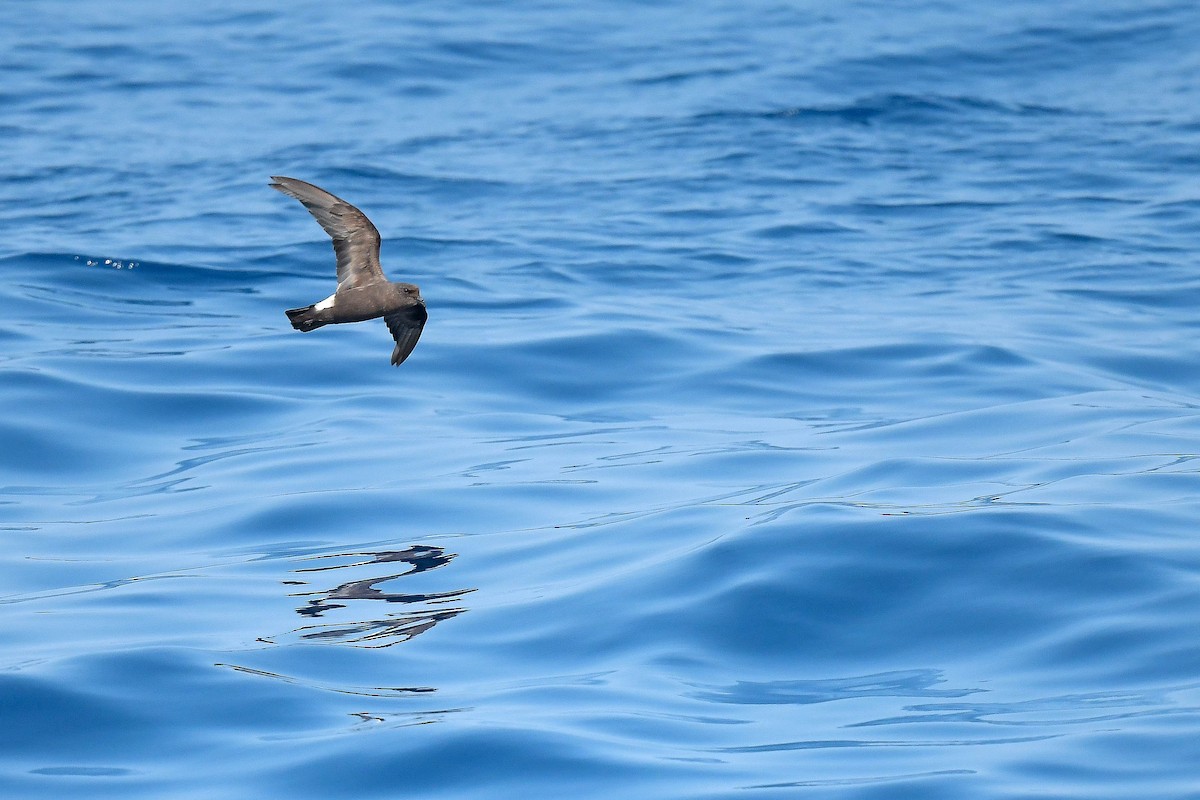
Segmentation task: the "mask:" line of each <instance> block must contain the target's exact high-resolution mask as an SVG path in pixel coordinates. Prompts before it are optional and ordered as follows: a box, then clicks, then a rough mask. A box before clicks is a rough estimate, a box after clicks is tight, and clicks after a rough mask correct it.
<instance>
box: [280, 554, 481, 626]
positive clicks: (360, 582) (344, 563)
mask: <svg viewBox="0 0 1200 800" xmlns="http://www.w3.org/2000/svg"><path fill="white" fill-rule="evenodd" d="M454 556H455V554H454V553H447V552H446V551H445V550H444V549H443V548H441V547H434V546H428V545H413V546H411V547H408V548H405V549H404V550H387V551H380V552H350V553H334V554H330V555H323V556H317V557H315V558H314V559H313V560H314V561H318V562H320V563H319V564H318V565H316V566H310V567H304V568H301V569H296V570H293V572H294V573H297V574H311V573H326V572H332V571H334V570H353V571H355V572H361V571H362V570H364V569H366V568H369V567H372V566H374V565H377V564H388V565H392V564H405V565H407V569H404V570H403V571H401V572H394V573H391V574H387V575H374V576H367V577H360V578H356V579H355V580H350V581H345V582H343V583H340V584H338V585H337V586H334V587H333V588H328V589H316V590H312V591H301V592H294V593H292V594H291V595H290V596H291V597H308V598H310V599H309V600H308V601H307V602H306V603H305V604H304V605H302V606H300V607H299V608H297V609H296V613H298V614H300V615H301V616H303V617H307V618H309V619H314V620H315V619H325V618H326V615H328V614H330V613H331V612H335V611H337V610H338V609H350V608H354V609H361V610H364V611H365V610H366V608H367V606H364V605H363V604H362V603H359V602H354V601H362V600H382V601H384V602H385V603H401V604H404V605H405V606H407V607H408V608H406V609H405V610H403V611H394V612H390V613H386V614H383V615H382V616H380V615H379V614H378V613H371V614H370V615H369V618H367V619H355V620H351V621H346V622H314V623H313V624H310V625H304V626H301V627H300V628H297V629H296V631H295V633H297V634H299V636H300V638H302V639H308V640H311V641H324V642H339V643H343V644H350V645H355V646H357V647H390V646H392V645H394V644H399V643H400V642H406V641H408V640H409V639H412V638H413V637H414V636H418V635H419V634H422V633H424V632H425V631H427V630H429V629H430V628H432V627H433V626H435V625H437V624H438V623H439V622H443V621H444V620H448V619H450V618H451V617H456V616H458V615H459V614H461V613H463V612H464V611H466V610H467V609H466V608H465V607H463V606H462V605H460V604H458V602H457V601H458V599H459V598H461V597H462V596H463V595H466V594H469V593H470V592H473V591H475V590H474V589H455V590H452V591H442V592H420V593H417V592H413V593H401V592H394V591H388V590H386V589H381V588H379V584H383V583H387V582H388V581H394V580H397V579H399V578H405V577H409V576H412V575H417V574H419V573H422V572H428V571H429V570H433V569H437V568H438V567H444V566H445V565H446V564H449V563H450V561H451V560H453V558H454ZM393 569H394V567H393ZM308 583H309V580H293V581H288V584H289V585H292V586H304V585H307V584H308ZM372 608H374V606H372ZM356 616H357V615H356Z"/></svg>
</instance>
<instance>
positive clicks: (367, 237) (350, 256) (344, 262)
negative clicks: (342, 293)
mask: <svg viewBox="0 0 1200 800" xmlns="http://www.w3.org/2000/svg"><path fill="white" fill-rule="evenodd" d="M271 180H272V181H273V182H272V183H271V188H272V189H278V190H279V191H281V192H283V193H284V194H286V195H288V196H289V197H294V198H296V199H297V200H299V201H300V202H301V203H303V204H304V207H305V208H307V209H308V212H309V213H310V214H312V215H313V216H314V217H315V218H316V220H317V222H319V223H320V224H321V227H322V228H324V229H325V232H326V233H328V234H329V235H330V236H331V237H333V252H334V254H335V255H336V256H337V279H338V289H339V290H340V289H352V288H354V287H356V286H366V285H368V284H371V283H377V282H379V281H382V280H386V278H384V277H383V268H382V267H381V266H380V265H379V231H378V230H376V229H375V226H374V225H372V224H371V220H369V219H367V215H366V214H364V213H362V212H361V211H359V210H358V209H357V208H355V207H354V206H352V205H350V204H349V203H347V202H346V201H345V200H342V199H341V198H339V197H334V196H333V195H331V194H330V193H329V192H327V191H325V190H324V189H321V188H319V187H317V186H313V185H312V184H311V183H306V182H305V181H302V180H297V179H296V178H284V177H282V176H280V175H273V176H271Z"/></svg>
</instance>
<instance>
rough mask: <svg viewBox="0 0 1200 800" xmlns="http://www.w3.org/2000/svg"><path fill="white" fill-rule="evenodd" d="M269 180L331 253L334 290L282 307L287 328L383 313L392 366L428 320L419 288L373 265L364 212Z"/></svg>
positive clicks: (308, 188) (374, 236) (292, 181)
mask: <svg viewBox="0 0 1200 800" xmlns="http://www.w3.org/2000/svg"><path fill="white" fill-rule="evenodd" d="M271 180H272V181H273V183H271V188H273V189H278V190H279V191H281V192H283V193H284V194H286V195H289V196H290V197H294V198H296V199H297V200H299V201H300V202H301V203H303V204H304V207H305V208H307V209H308V210H309V213H311V214H312V215H313V217H314V218H316V220H317V222H318V223H320V225H321V227H322V228H324V229H325V232H326V233H328V234H329V235H330V237H332V238H333V252H334V254H335V255H336V256H337V279H338V284H337V290H336V291H335V292H334V293H333V294H331V295H330V296H329V297H327V298H325V299H324V300H322V301H321V302H319V303H314V304H313V305H311V306H306V307H305V308H292V309H288V311H287V312H286V313H287V316H288V319H289V320H291V323H292V327H293V328H295V329H296V330H298V331H303V332H304V333H307V332H309V331H313V330H316V329H317V328H320V327H321V326H322V325H330V324H336V323H340V322H362V321H364V320H368V319H375V318H376V317H383V319H384V322H386V323H387V326H388V330H389V331H391V333H392V338H393V339H395V340H396V347H395V349H393V350H392V364H394V365H397V366H398V365H399V364H401V363H402V362H403V361H404V359H406V358H408V354H409V353H411V352H412V350H413V348H414V347H416V346H417V339H419V338H420V336H421V330H422V329H423V328H424V327H425V320H426V319H427V318H428V314H427V313H426V311H425V301H424V300H422V299H421V291H420V289H418V288H417V287H416V286H414V285H413V284H411V283H392V282H391V281H389V280H388V279H387V278H386V277H384V274H383V267H382V266H380V263H379V231H378V230H376V229H375V226H374V225H372V224H371V220H369V219H367V216H366V214H364V213H362V212H361V211H359V210H358V209H357V208H355V207H354V206H352V205H350V204H349V203H347V202H346V201H345V200H342V199H340V198H338V197H335V196H333V195H332V194H330V193H329V192H327V191H325V190H324V189H321V188H318V187H316V186H313V185H312V184H311V183H305V182H304V181H301V180H297V179H296V178H284V177H280V176H273V177H272V178H271Z"/></svg>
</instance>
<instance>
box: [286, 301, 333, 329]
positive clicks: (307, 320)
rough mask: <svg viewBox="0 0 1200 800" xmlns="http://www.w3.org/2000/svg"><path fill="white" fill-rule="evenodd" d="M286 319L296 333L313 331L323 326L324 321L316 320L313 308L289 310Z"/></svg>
mask: <svg viewBox="0 0 1200 800" xmlns="http://www.w3.org/2000/svg"><path fill="white" fill-rule="evenodd" d="M284 313H286V314H287V315H288V319H289V320H291V322H292V327H293V328H295V329H296V330H298V331H304V332H305V333H308V332H309V331H315V330H316V329H317V328H319V327H321V326H322V325H325V324H326V323H325V321H324V320H320V319H317V312H316V310H315V305H314V306H307V307H306V308H289V309H288V310H287V311H286V312H284Z"/></svg>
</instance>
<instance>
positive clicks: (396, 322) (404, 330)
mask: <svg viewBox="0 0 1200 800" xmlns="http://www.w3.org/2000/svg"><path fill="white" fill-rule="evenodd" d="M427 319H429V314H428V313H427V312H426V311H425V306H424V305H420V304H418V305H413V306H410V307H409V308H405V309H403V310H401V311H393V312H392V313H391V314H387V315H386V316H384V318H383V321H384V322H386V323H387V326H388V330H389V331H391V332H392V338H393V339H395V340H396V349H394V350H392V366H396V367H398V366H400V365H401V364H402V363H404V359H406V358H408V354H409V353H411V352H412V351H413V348H414V347H416V346H417V339H420V338H421V329H422V328H424V327H425V320H427Z"/></svg>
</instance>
